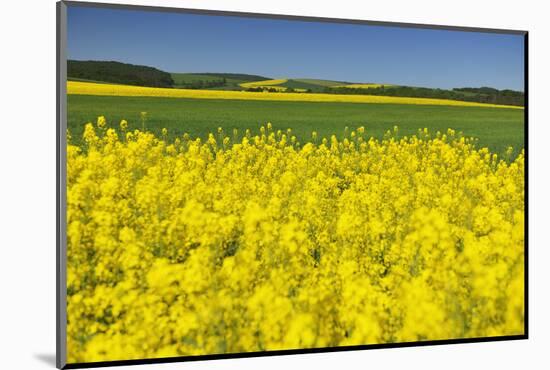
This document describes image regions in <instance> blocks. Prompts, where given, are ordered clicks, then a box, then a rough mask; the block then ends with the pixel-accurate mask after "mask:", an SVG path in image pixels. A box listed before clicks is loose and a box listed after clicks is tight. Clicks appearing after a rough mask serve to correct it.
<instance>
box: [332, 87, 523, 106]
mask: <svg viewBox="0 0 550 370" xmlns="http://www.w3.org/2000/svg"><path fill="white" fill-rule="evenodd" d="M323 92H325V93H328V94H347V95H384V96H399V97H409V98H436V99H451V100H461V101H469V102H477V103H491V104H503V105H516V106H523V105H524V103H525V95H524V93H523V92H520V91H514V90H498V89H494V88H491V87H481V88H473V87H464V88H455V89H452V90H445V89H432V88H427V87H410V86H388V87H385V86H383V85H382V86H380V87H371V88H368V89H357V88H351V87H327V88H325V89H324V91H323Z"/></svg>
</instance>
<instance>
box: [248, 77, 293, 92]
mask: <svg viewBox="0 0 550 370" xmlns="http://www.w3.org/2000/svg"><path fill="white" fill-rule="evenodd" d="M287 81H288V80H286V79H278V80H263V81H254V82H243V83H241V84H239V86H241V87H244V88H251V87H270V88H280V89H283V90H285V89H286V87H284V86H277V85H281V84H284V83H285V82H287Z"/></svg>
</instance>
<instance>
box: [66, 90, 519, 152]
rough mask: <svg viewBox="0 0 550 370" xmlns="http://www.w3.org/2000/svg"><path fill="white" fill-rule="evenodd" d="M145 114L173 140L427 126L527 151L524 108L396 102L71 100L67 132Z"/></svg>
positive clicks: (134, 120)
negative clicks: (266, 130) (268, 130)
mask: <svg viewBox="0 0 550 370" xmlns="http://www.w3.org/2000/svg"><path fill="white" fill-rule="evenodd" d="M140 112H147V117H148V118H147V122H146V128H147V129H149V130H152V131H154V132H156V133H159V132H160V130H161V129H162V128H163V127H165V128H167V129H168V132H169V135H170V136H172V137H173V136H174V135H182V134H183V133H185V132H187V133H189V134H190V135H192V136H200V137H205V136H206V135H207V134H208V133H209V132H216V130H217V128H218V127H223V128H224V130H225V131H226V132H227V133H230V132H231V131H232V129H233V128H237V129H239V130H240V132H242V131H244V130H245V129H247V128H248V129H251V130H252V131H253V132H258V129H259V126H261V125H265V124H266V123H267V122H271V123H272V124H273V126H274V128H275V129H287V128H292V130H293V133H294V134H295V135H296V136H297V137H298V140H299V141H301V142H304V141H307V140H309V139H310V134H311V131H314V130H315V131H317V132H318V135H319V137H321V138H322V137H329V136H330V135H331V134H336V135H338V136H342V135H343V133H344V128H345V127H346V126H348V127H349V128H350V129H353V128H356V127H359V126H365V128H366V132H367V134H370V135H372V136H375V137H378V138H381V137H382V136H383V135H384V133H385V132H386V131H387V130H390V129H392V128H393V126H394V125H396V126H398V127H399V135H400V136H403V135H411V134H414V133H416V132H417V130H418V129H420V128H424V127H427V128H428V129H429V130H430V131H433V132H435V131H438V130H440V131H446V130H447V128H452V129H455V130H456V131H462V132H464V134H465V135H466V136H474V137H477V138H479V146H480V147H483V146H487V147H489V148H490V149H491V150H492V151H493V152H496V153H499V154H502V153H503V152H504V151H505V150H506V148H507V147H508V146H512V147H513V148H514V149H515V153H517V152H518V150H519V149H520V148H523V143H524V127H523V114H524V112H523V110H519V109H502V108H479V107H451V106H421V105H397V104H357V103H316V102H283V101H251V100H207V99H175V98H155V97H113V96H86V95H69V96H68V128H69V130H70V131H71V134H72V136H73V138H75V140H78V139H79V138H80V137H81V135H82V130H83V127H84V124H85V123H86V122H95V120H96V119H97V117H98V116H100V115H104V116H105V117H106V118H107V122H108V123H109V124H110V125H113V126H115V127H117V128H118V123H119V122H120V120H121V119H126V120H127V121H128V123H129V127H130V128H131V129H134V128H141V125H142V123H141V120H140Z"/></svg>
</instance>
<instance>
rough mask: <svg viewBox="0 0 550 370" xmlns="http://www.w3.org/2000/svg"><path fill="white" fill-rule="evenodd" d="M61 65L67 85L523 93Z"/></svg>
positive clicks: (433, 94)
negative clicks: (98, 84) (65, 68)
mask: <svg viewBox="0 0 550 370" xmlns="http://www.w3.org/2000/svg"><path fill="white" fill-rule="evenodd" d="M67 66H68V70H67V74H68V79H69V80H71V81H93V82H111V83H116V84H123V85H133V86H143V87H165V88H175V89H198V90H237V91H251V92H274V93H281V92H285V93H323V94H334V95H375V96H395V97H410V98H435V99H447V100H457V101H469V102H477V103H490V104H499V105H515V106H523V104H524V94H523V92H520V91H513V90H497V89H494V88H491V87H462V88H453V89H440V88H430V87H416V86H402V85H396V84H389V83H381V82H380V81H368V82H366V81H334V80H327V79H315V78H289V77H279V78H273V77H269V76H260V75H254V74H245V73H210V72H205V73H168V72H165V71H161V70H158V69H156V68H153V67H149V66H141V65H133V64H127V63H120V62H114V61H109V62H105V61H75V60H69V61H68V63H67Z"/></svg>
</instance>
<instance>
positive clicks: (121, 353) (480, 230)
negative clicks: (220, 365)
mask: <svg viewBox="0 0 550 370" xmlns="http://www.w3.org/2000/svg"><path fill="white" fill-rule="evenodd" d="M127 126H128V125H127V122H126V121H122V122H121V123H120V129H115V128H113V127H109V125H108V124H107V122H106V121H105V118H103V117H100V118H99V119H98V122H97V124H96V125H93V124H91V123H89V124H87V125H86V127H85V132H84V137H83V139H84V142H85V144H83V145H82V146H80V147H79V146H75V145H72V144H71V143H70V141H69V144H68V146H67V158H68V159H67V181H68V183H67V189H68V195H67V232H68V239H67V243H68V252H67V255H68V262H67V264H68V271H67V273H68V280H67V285H68V286H67V300H68V302H67V313H68V316H67V319H68V361H69V362H70V363H73V362H90V361H107V360H122V359H139V358H157V357H165V356H186V355H203V354H219V353H233V352H247V351H264V350H279V349H295V348H311V347H327V346H342V345H361V344H372V343H386V342H408V341H419V340H437V339H449V338H468V337H483V336H497V335H511V334H522V333H523V330H524V305H523V303H524V156H523V153H522V154H520V155H519V156H518V157H517V158H516V159H515V160H513V161H503V160H500V159H498V158H497V156H496V155H494V154H491V153H490V152H489V151H488V150H487V149H476V148H474V146H473V144H472V141H471V140H470V139H465V138H463V137H461V136H460V135H459V134H456V133H455V132H454V131H452V130H449V131H448V132H447V133H445V134H441V133H436V134H434V133H429V132H428V131H427V130H424V131H419V133H418V134H417V135H415V136H412V137H403V138H401V139H399V140H398V139H395V138H394V137H395V135H393V133H388V135H387V136H386V138H385V139H383V140H380V141H379V140H376V139H373V138H369V136H368V132H366V130H365V129H364V128H359V129H358V130H357V131H351V132H350V133H349V135H348V137H346V138H345V139H343V140H341V141H339V140H337V138H336V137H335V136H333V137H331V138H319V137H317V134H316V133H315V132H314V133H312V138H311V142H309V143H306V144H305V145H301V146H298V145H297V143H296V138H295V137H294V136H293V135H292V131H291V130H285V131H280V130H274V129H273V128H272V127H271V124H267V126H266V127H262V128H261V130H260V134H259V135H257V136H254V135H251V134H250V132H248V131H247V132H246V133H242V134H241V133H239V132H229V133H226V132H224V131H223V130H222V129H221V128H220V129H219V130H218V132H216V133H213V134H210V136H209V138H208V140H206V141H201V140H200V139H193V138H190V137H189V136H188V135H184V136H183V137H179V138H176V139H175V140H174V141H173V142H167V140H166V137H167V131H166V130H163V132H162V135H161V137H155V136H154V135H153V134H152V133H147V132H140V131H137V130H136V131H132V132H128V131H127ZM395 130H397V128H395ZM69 137H70V136H69ZM241 137H242V138H241Z"/></svg>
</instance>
